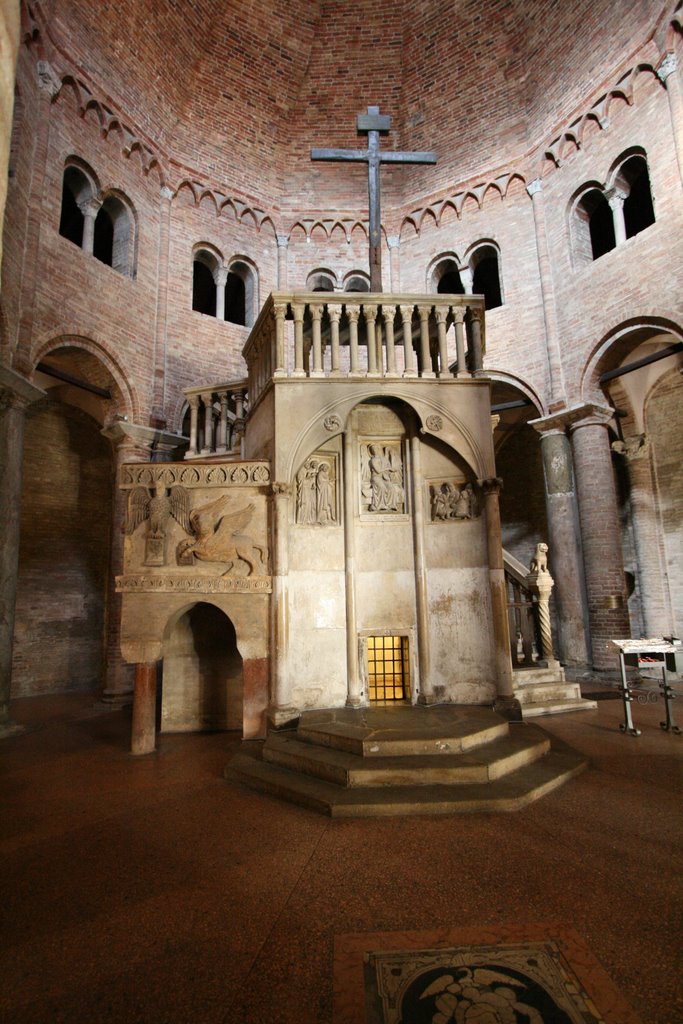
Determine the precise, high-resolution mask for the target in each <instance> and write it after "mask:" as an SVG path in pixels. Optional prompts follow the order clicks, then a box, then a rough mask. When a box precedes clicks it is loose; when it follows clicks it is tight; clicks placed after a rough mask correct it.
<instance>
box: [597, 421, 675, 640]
mask: <svg viewBox="0 0 683 1024" xmlns="http://www.w3.org/2000/svg"><path fill="white" fill-rule="evenodd" d="M612 449H613V450H614V451H616V452H618V453H619V455H621V456H622V457H623V458H624V459H625V460H626V466H627V470H628V478H629V484H630V494H629V496H630V502H631V524H632V527H633V541H634V545H635V549H636V560H637V565H638V590H639V594H640V606H641V609H642V614H643V628H644V630H645V635H646V636H664V635H668V634H670V633H672V632H673V630H674V619H673V610H672V608H671V604H670V601H669V596H668V593H667V590H666V587H665V585H664V580H665V579H666V566H665V564H664V559H663V557H662V545H661V536H660V526H659V515H658V509H657V495H656V489H655V484H654V479H653V465H652V450H651V448H650V441H649V438H647V437H646V436H645V435H644V434H640V435H638V436H636V437H631V438H625V439H624V441H623V442H619V441H615V442H614V444H613V445H612Z"/></svg>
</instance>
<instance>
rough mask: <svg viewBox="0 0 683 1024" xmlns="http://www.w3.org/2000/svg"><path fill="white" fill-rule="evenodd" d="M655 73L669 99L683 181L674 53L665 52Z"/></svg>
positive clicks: (681, 98)
mask: <svg viewBox="0 0 683 1024" xmlns="http://www.w3.org/2000/svg"><path fill="white" fill-rule="evenodd" d="M657 75H658V76H659V79H660V81H661V82H662V83H663V85H664V86H665V87H666V98H667V99H668V101H669V112H670V114H671V128H672V131H673V137H674V146H675V147H676V157H677V159H678V171H679V174H680V178H681V183H683V88H682V87H681V79H680V75H679V74H678V61H677V59H676V54H675V53H667V55H666V57H665V58H664V60H663V61H662V63H661V64H660V65H659V68H658V70H657Z"/></svg>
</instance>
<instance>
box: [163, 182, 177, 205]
mask: <svg viewBox="0 0 683 1024" xmlns="http://www.w3.org/2000/svg"><path fill="white" fill-rule="evenodd" d="M173 196H174V192H173V189H172V188H169V187H168V185H162V186H161V188H160V189H159V198H160V199H163V200H165V201H166V202H169V203H170V201H171V200H172V199H173Z"/></svg>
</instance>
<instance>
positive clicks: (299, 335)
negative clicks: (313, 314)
mask: <svg viewBox="0 0 683 1024" xmlns="http://www.w3.org/2000/svg"><path fill="white" fill-rule="evenodd" d="M292 312H293V314H294V370H293V372H292V377H305V376H306V371H305V369H304V307H303V305H302V304H301V303H300V302H298V303H297V304H296V305H295V306H294V307H293V309H292Z"/></svg>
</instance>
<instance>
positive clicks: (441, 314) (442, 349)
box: [436, 306, 453, 377]
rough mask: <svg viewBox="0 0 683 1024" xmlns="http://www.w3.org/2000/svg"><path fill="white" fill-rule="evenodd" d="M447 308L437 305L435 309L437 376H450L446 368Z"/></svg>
mask: <svg viewBox="0 0 683 1024" xmlns="http://www.w3.org/2000/svg"><path fill="white" fill-rule="evenodd" d="M446 317H447V310H446V309H444V308H443V306H439V307H438V308H437V310H436V326H437V330H438V332H439V377H452V376H453V374H452V373H451V371H450V370H449V368H448V347H447V342H446Z"/></svg>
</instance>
